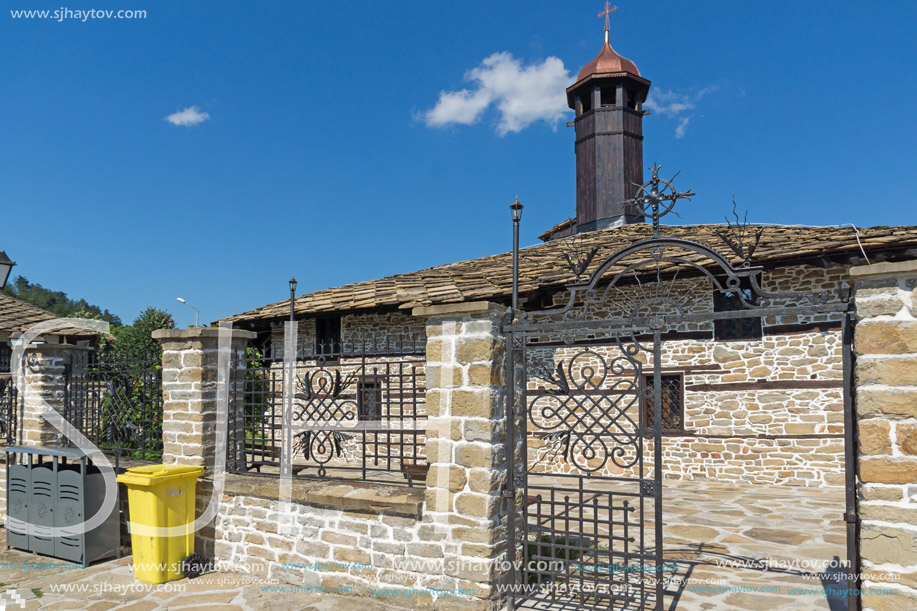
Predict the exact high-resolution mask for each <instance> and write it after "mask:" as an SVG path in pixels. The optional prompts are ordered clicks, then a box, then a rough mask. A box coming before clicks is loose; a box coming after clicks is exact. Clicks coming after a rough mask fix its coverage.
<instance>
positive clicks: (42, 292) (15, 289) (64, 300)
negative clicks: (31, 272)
mask: <svg viewBox="0 0 917 611" xmlns="http://www.w3.org/2000/svg"><path fill="white" fill-rule="evenodd" d="M3 292H4V293H5V294H7V295H10V296H12V297H15V298H16V299H21V300H22V301H25V302H26V303H31V304H32V305H35V306H38V307H39V308H42V309H43V310H47V311H49V312H51V313H52V314H57V315H58V316H60V317H61V318H92V319H95V320H107V321H108V322H109V323H111V325H112V326H114V327H119V326H121V319H120V318H118V317H117V316H116V315H114V314H112V313H111V312H109V311H108V310H103V309H102V308H100V307H99V306H97V305H93V304H91V303H89V302H88V301H86V300H85V299H77V300H74V299H70V298H69V297H67V293H64V292H63V291H52V290H50V289H46V288H45V287H43V286H42V285H40V284H32V283H31V282H29V280H28V279H27V278H26V277H25V276H17V277H16V279H15V280H14V281H12V282H9V283H7V285H6V286H5V287H4V288H3Z"/></svg>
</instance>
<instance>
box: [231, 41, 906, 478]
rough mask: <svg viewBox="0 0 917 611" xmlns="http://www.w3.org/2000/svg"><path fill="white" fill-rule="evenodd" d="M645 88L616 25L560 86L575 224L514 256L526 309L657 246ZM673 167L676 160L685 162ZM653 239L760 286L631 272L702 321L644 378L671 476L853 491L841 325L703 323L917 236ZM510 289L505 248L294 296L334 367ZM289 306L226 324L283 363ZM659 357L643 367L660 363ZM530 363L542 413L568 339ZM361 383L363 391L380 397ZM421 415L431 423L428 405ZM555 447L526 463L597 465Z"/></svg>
mask: <svg viewBox="0 0 917 611" xmlns="http://www.w3.org/2000/svg"><path fill="white" fill-rule="evenodd" d="M650 87H651V82H650V80H648V79H647V78H646V77H645V76H643V75H642V74H641V73H640V71H639V69H638V68H637V65H636V64H635V63H634V62H633V61H631V60H629V59H626V58H624V57H622V56H621V55H620V54H618V53H617V52H616V51H615V50H614V49H613V48H612V47H611V45H610V43H609V40H608V31H607V30H606V32H605V41H604V43H603V45H602V47H601V49H600V51H599V53H598V55H597V56H596V57H595V58H594V59H592V61H590V62H588V63H587V64H586V65H585V66H583V68H582V69H581V70H580V71H579V73H578V75H577V78H576V81H575V82H574V83H572V84H571V85H570V86H569V87H568V88H567V91H566V94H567V100H568V103H569V106H570V108H571V109H573V110H574V111H575V120H574V126H575V154H576V194H575V195H576V206H575V211H576V216H575V218H571V219H569V220H565V221H563V222H559V223H558V224H556V225H555V226H554V227H552V228H550V229H548V230H547V231H545V232H544V233H543V234H542V235H541V236H540V238H541V240H542V241H543V242H544V243H542V244H539V245H537V246H531V247H527V248H522V249H521V250H520V251H519V266H518V298H519V308H520V310H521V312H523V313H524V312H527V311H539V310H546V309H550V308H552V307H558V306H561V305H563V304H565V303H567V301H568V300H569V299H570V295H571V293H570V290H569V288H568V287H569V285H571V284H575V283H577V282H579V281H580V280H581V279H582V278H586V277H589V276H590V274H592V273H593V272H595V270H596V268H597V266H598V265H599V263H600V262H601V261H603V260H604V259H606V257H608V256H609V255H610V254H611V253H614V252H616V251H619V250H621V249H624V248H626V247H627V246H628V245H630V244H632V243H634V242H636V241H638V240H641V239H644V238H648V237H650V236H652V235H653V231H654V230H653V227H652V226H651V225H650V224H648V223H647V222H646V210H644V209H642V208H641V207H640V206H639V205H638V204H637V203H636V202H637V199H638V196H639V195H640V194H641V190H640V187H639V185H642V184H644V180H645V178H647V177H645V176H644V168H646V166H647V163H646V161H645V160H644V159H643V129H642V125H643V120H644V118H645V117H646V116H647V115H648V114H649V113H648V111H645V110H644V109H643V104H644V103H645V101H646V98H647V94H648V92H649V90H650ZM670 163H675V164H677V160H671V161H670ZM647 184H650V183H647ZM657 184H659V183H657ZM663 186H664V185H663ZM571 196H572V194H571ZM567 206H568V205H567V204H564V203H563V202H558V203H557V215H558V217H560V218H563V217H564V216H565V214H566V210H567ZM571 208H572V206H571ZM659 232H660V235H661V236H662V237H670V238H677V239H686V240H691V241H694V242H698V243H701V244H704V245H706V246H708V247H710V248H713V249H719V250H720V251H721V252H723V253H724V254H725V255H726V257H727V258H728V260H729V261H730V262H731V264H732V265H734V266H736V267H742V266H745V267H749V266H753V267H754V268H755V269H756V270H758V272H756V274H757V275H752V276H749V277H745V278H744V279H743V280H742V282H741V283H740V284H738V285H736V284H733V285H730V287H728V290H727V289H726V288H724V287H723V286H720V285H716V286H711V285H710V284H709V283H707V282H701V281H698V277H697V276H698V275H697V274H695V275H694V276H693V277H692V276H691V275H690V274H688V275H685V276H682V277H676V276H677V273H676V274H675V276H672V275H671V274H667V275H666V274H663V275H664V276H665V278H663V277H662V276H659V275H656V276H655V277H654V276H653V274H652V273H648V272H646V270H643V271H641V272H640V273H639V274H637V273H635V274H634V278H633V279H632V281H631V282H630V283H629V284H628V286H630V287H631V288H630V290H638V289H637V287H640V288H639V290H641V291H644V292H645V291H656V294H657V295H658V294H659V292H660V290H661V289H660V288H659V287H658V286H657V287H656V288H652V289H651V288H647V287H650V286H652V285H653V284H654V283H659V284H664V285H665V289H664V290H665V291H666V294H667V295H669V296H670V297H671V299H672V300H674V301H676V302H677V305H678V308H679V309H680V310H682V311H685V312H693V313H696V314H697V315H698V316H697V317H696V320H695V321H693V322H690V321H689V322H683V323H681V324H679V325H676V326H673V327H670V328H666V329H665V330H664V333H663V334H662V336H661V339H662V340H663V343H662V350H661V353H660V358H661V359H662V367H661V369H662V371H661V376H659V377H658V378H656V379H651V377H650V378H648V379H647V380H646V383H647V384H648V385H652V384H654V383H656V381H658V382H659V383H661V385H662V387H663V388H662V393H661V398H662V403H663V405H662V410H661V413H662V429H663V435H662V446H663V447H662V457H663V472H664V476H665V477H666V478H675V479H698V478H710V479H716V480H718V481H727V482H728V481H732V482H749V483H780V484H787V485H794V486H814V487H824V486H841V485H843V484H844V434H843V433H844V413H843V410H844V392H845V388H844V385H845V380H844V372H843V355H842V333H843V330H842V319H843V315H842V314H841V313H837V312H835V313H830V312H829V313H824V312H822V313H798V314H794V313H786V314H784V315H775V316H769V317H762V318H743V317H733V318H719V319H716V320H713V319H712V317H711V319H707V320H705V319H704V317H703V315H704V314H705V313H707V314H709V313H718V312H729V311H738V310H741V309H742V308H743V304H744V306H747V305H748V304H749V303H752V304H754V303H755V301H756V300H757V298H758V297H757V294H756V291H753V290H752V289H753V288H757V289H759V290H760V292H762V294H763V293H769V294H770V293H780V294H793V293H804V292H813V291H825V292H831V293H835V292H837V291H838V287H843V286H844V285H845V282H847V281H848V280H849V276H850V269H851V268H852V267H855V266H858V265H862V264H866V263H877V262H882V261H897V260H904V259H914V258H917V227H869V228H859V229H855V228H852V227H800V226H793V225H786V226H767V227H764V226H754V225H742V224H741V223H738V224H719V225H693V226H662V227H661V228H660V230H659ZM708 263H709V262H708ZM702 265H706V263H704V264H702ZM714 267H715V266H712V265H708V269H709V270H710V271H709V274H710V275H711V276H715V274H716V273H717V272H716V270H715V269H714ZM702 280H703V278H702ZM752 283H753V284H754V285H755V286H752ZM600 286H601V285H600ZM512 291H513V256H512V253H502V254H496V255H493V256H489V257H484V258H480V259H474V260H469V261H460V262H456V263H450V264H447V265H441V266H437V267H433V268H429V269H424V270H420V271H414V272H408V273H403V274H397V275H394V276H389V277H386V278H380V279H378V280H373V281H367V282H359V283H354V284H346V285H343V286H339V287H334V288H329V289H325V290H320V291H316V292H314V293H310V294H306V295H301V296H298V297H296V299H295V303H294V304H293V308H292V315H293V316H295V319H296V320H297V321H298V323H299V324H298V328H299V346H300V348H299V351H300V352H302V353H303V354H308V353H312V354H313V355H323V356H324V358H325V359H326V360H329V361H334V360H335V359H339V358H340V357H346V355H347V354H348V352H349V351H352V350H353V349H354V348H355V347H357V346H365V345H366V344H367V341H368V342H369V344H371V345H374V346H378V345H383V346H384V345H390V344H391V342H393V341H395V340H393V338H395V337H404V336H410V337H412V338H413V339H412V340H411V341H412V342H415V344H416V345H421V346H422V345H423V343H424V341H425V338H424V333H425V325H424V320H423V319H422V318H418V317H417V316H414V315H413V314H412V311H414V310H415V309H417V308H420V307H424V306H433V305H439V304H456V303H462V302H472V301H474V302H479V301H488V302H493V303H497V304H503V305H510V303H511V299H512ZM625 292H626V291H620V290H617V289H616V290H615V291H613V292H609V291H607V290H606V291H605V292H604V294H605V295H606V296H607V299H606V302H605V303H603V304H599V305H597V306H595V308H594V312H604V314H605V315H608V316H612V315H614V314H615V312H619V313H620V312H622V311H626V309H627V302H628V299H629V298H628V297H627V295H625V294H624V293H625ZM618 293H620V295H619V294H618ZM290 312H291V308H290V303H289V301H284V302H279V303H274V304H269V305H265V306H263V307H259V308H257V309H255V310H252V311H249V312H245V313H243V314H239V315H236V316H233V317H230V318H229V319H228V320H230V321H232V322H233V324H234V325H235V326H236V327H241V328H245V329H249V330H253V331H256V332H258V334H259V339H258V345H259V346H260V347H261V348H262V349H264V350H268V349H272V352H271V353H272V354H273V355H274V358H275V359H279V358H281V357H282V353H283V343H284V338H283V334H284V330H283V324H284V321H286V320H288V319H289V317H290ZM788 312H790V310H788ZM561 318H562V317H561ZM398 341H401V340H398ZM596 343H597V344H599V343H601V342H598V341H597V342H596ZM609 350H611V349H609V348H607V347H602V346H597V347H596V348H595V350H594V354H595V357H596V358H597V359H599V360H601V359H603V358H604V357H605V356H608V355H609V354H610V352H609ZM651 357H652V355H649V356H643V357H640V358H642V359H643V362H644V363H648V362H650V360H651ZM420 358H421V359H422V358H423V356H421V357H420ZM525 358H526V359H528V360H529V361H530V363H531V365H530V367H529V370H530V372H534V373H532V374H531V375H529V376H528V377H527V379H526V380H525V383H524V386H525V388H526V390H527V392H528V395H529V398H530V403H529V407H530V408H531V409H533V410H534V409H535V403H536V402H537V400H543V401H546V402H548V403H550V402H551V401H555V402H556V400H557V399H556V397H554V398H552V396H553V395H552V391H551V385H552V383H556V382H557V380H556V379H555V377H554V374H553V372H555V371H556V370H557V369H558V367H561V369H563V368H565V367H568V365H569V366H571V367H572V363H570V361H571V358H572V353H570V349H569V348H567V347H565V346H564V345H563V343H562V342H555V343H553V344H552V343H551V342H545V343H544V346H543V347H537V348H532V349H529V350H528V351H527V353H526V356H525ZM345 360H346V358H345ZM587 361H588V359H587ZM598 366H599V365H598V364H596V363H595V362H593V363H592V364H589V362H585V363H580V364H578V365H577V366H576V367H575V368H574V369H575V371H574V370H573V369H571V370H570V375H571V376H573V377H575V376H577V375H584V373H583V372H588V373H589V374H590V375H592V374H594V372H595V370H596V368H597V367H598ZM538 372H540V373H538ZM612 377H613V376H612ZM361 384H363V385H364V386H362V387H361V388H364V390H365V388H370V386H372V384H369V385H367V383H365V382H361ZM608 384H611V385H612V386H613V385H614V384H613V382H610V381H609V382H608ZM361 392H363V391H361ZM372 392H373V393H379V395H380V396H381V395H382V394H384V393H387V392H389V390H388V389H386V388H383V387H382V386H378V387H376V386H372ZM554 394H556V393H554ZM657 396H658V395H657ZM381 403H382V404H386V405H387V404H388V403H389V402H388V401H387V400H382V401H381ZM631 403H632V404H629V406H628V408H627V413H628V416H627V417H628V418H631V419H632V420H633V422H637V421H638V420H641V417H642V420H641V421H642V422H643V423H644V425H648V426H652V424H653V422H652V421H653V418H654V416H653V414H654V412H653V410H654V406H653V401H652V400H641V401H638V400H635V401H632V402H631ZM641 411H642V414H641V413H638V412H641ZM548 412H551V408H548ZM551 413H553V412H551ZM415 415H420V416H423V405H419V406H418V408H417V413H416V414H415ZM375 417H383V418H384V417H385V414H378V413H377V414H375ZM545 417H546V418H548V419H549V420H550V416H545ZM608 417H609V418H611V417H612V416H610V415H609V416H608ZM533 418H534V416H533ZM532 422H533V425H534V424H535V421H534V420H533V421H532ZM543 424H544V423H543ZM531 428H533V429H536V428H538V427H537V426H532V427H531ZM547 428H550V427H546V430H547ZM557 439H558V438H557V437H553V438H552V436H551V435H548V434H538V433H536V432H535V431H529V440H528V442H529V443H528V461H529V463H530V464H531V465H533V467H532V468H534V469H538V470H542V471H543V472H545V473H564V472H568V471H570V470H571V469H572V470H575V469H577V468H582V467H584V466H588V465H589V464H590V461H591V460H592V457H590V456H586V455H583V454H577V450H576V448H573V447H570V446H569V445H567V446H565V445H564V444H563V443H561V444H558V443H557ZM587 453H588V452H587ZM422 454H423V448H422V442H421V443H420V444H419V445H418V446H417V450H416V454H415V455H412V458H413V459H418V458H421V459H422V458H423V456H422ZM628 468H631V467H627V466H625V467H621V466H620V465H619V464H616V463H615V462H613V461H609V462H605V463H603V464H602V466H601V471H602V473H604V474H606V475H610V476H613V475H615V474H620V473H623V472H625V471H627V470H628Z"/></svg>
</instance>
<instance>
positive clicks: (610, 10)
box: [597, 1, 618, 43]
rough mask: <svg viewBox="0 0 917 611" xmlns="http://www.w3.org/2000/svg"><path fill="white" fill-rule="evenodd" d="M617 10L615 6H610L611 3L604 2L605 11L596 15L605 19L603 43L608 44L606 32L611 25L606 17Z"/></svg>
mask: <svg viewBox="0 0 917 611" xmlns="http://www.w3.org/2000/svg"><path fill="white" fill-rule="evenodd" d="M616 10H618V7H617V6H611V2H607V1H606V2H605V10H604V11H602V12H601V13H599V14H598V15H597V17H604V18H605V42H606V43H608V30H609V29H610V28H611V23H610V22H609V19H608V16H609V15H611V14H612V13H613V12H615V11H616Z"/></svg>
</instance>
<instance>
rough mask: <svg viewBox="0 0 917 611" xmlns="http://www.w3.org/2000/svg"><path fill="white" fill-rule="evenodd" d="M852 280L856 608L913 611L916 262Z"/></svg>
mask: <svg viewBox="0 0 917 611" xmlns="http://www.w3.org/2000/svg"><path fill="white" fill-rule="evenodd" d="M851 276H853V278H854V282H855V291H856V292H855V301H856V309H857V319H858V320H857V326H856V330H855V334H854V349H855V352H856V411H857V414H856V416H857V433H858V439H859V456H858V462H859V515H860V519H861V523H860V558H861V564H862V573H863V576H864V577H863V583H862V589H863V591H864V594H863V597H862V601H863V608H864V609H866V610H873V611H887V610H888V611H890V610H892V609H917V261H907V262H902V263H879V264H876V265H869V266H864V267H855V268H853V269H851ZM887 573H890V574H891V575H892V576H893V577H892V578H891V579H889V578H888V577H887V576H886V575H885V574H887ZM870 588H873V589H886V590H887V589H890V590H891V591H892V593H890V594H889V593H875V594H869V593H868V590H869V589H870Z"/></svg>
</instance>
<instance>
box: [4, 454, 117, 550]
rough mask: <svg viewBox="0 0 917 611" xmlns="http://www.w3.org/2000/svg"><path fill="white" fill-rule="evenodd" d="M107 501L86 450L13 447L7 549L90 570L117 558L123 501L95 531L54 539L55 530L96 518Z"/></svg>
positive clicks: (8, 483)
mask: <svg viewBox="0 0 917 611" xmlns="http://www.w3.org/2000/svg"><path fill="white" fill-rule="evenodd" d="M115 494H117V488H115ZM104 497H105V481H104V479H103V478H102V472H101V471H100V470H99V468H98V467H96V466H95V465H94V464H92V460H91V459H90V458H89V457H88V456H86V454H85V453H84V452H83V451H82V450H79V449H77V448H58V447H28V446H12V447H10V448H7V450H6V507H7V511H6V513H7V520H6V545H7V548H10V547H14V548H16V549H21V550H25V551H30V552H35V553H36V554H41V555H44V556H53V557H54V558H60V559H61V560H69V561H71V562H78V563H80V564H82V565H83V566H84V567H85V566H87V565H88V564H89V563H90V562H93V561H95V560H100V559H102V558H108V557H111V556H117V555H118V553H119V551H120V546H121V532H120V529H119V523H118V499H117V497H116V498H115V504H114V508H113V509H112V511H111V513H110V514H109V515H108V516H106V517H105V521H104V522H102V524H100V525H99V526H97V527H96V528H94V529H93V530H91V531H88V532H80V530H79V529H76V528H74V529H72V531H71V532H69V533H68V532H67V531H64V534H63V535H62V536H58V537H54V536H52V532H51V530H50V528H51V527H57V528H65V529H66V528H67V527H68V526H75V525H77V524H79V523H81V522H83V521H84V520H85V519H87V518H89V517H91V516H93V515H95V514H96V513H97V512H98V511H99V508H100V507H101V506H102V500H103V499H104Z"/></svg>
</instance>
